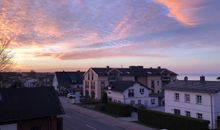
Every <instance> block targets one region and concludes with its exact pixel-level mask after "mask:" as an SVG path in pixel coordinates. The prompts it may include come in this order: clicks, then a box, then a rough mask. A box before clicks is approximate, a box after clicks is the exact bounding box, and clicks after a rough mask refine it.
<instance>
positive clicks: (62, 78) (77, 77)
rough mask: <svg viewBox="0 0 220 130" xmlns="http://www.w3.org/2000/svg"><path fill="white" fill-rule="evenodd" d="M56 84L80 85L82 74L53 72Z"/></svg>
mask: <svg viewBox="0 0 220 130" xmlns="http://www.w3.org/2000/svg"><path fill="white" fill-rule="evenodd" d="M55 74H56V77H57V81H58V84H59V85H60V86H65V85H71V84H82V83H83V74H84V72H79V71H76V72H65V71H63V72H55Z"/></svg>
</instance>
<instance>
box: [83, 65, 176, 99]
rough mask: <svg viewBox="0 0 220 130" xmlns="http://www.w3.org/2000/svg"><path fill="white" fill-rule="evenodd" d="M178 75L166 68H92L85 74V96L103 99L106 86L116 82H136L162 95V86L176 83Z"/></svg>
mask: <svg viewBox="0 0 220 130" xmlns="http://www.w3.org/2000/svg"><path fill="white" fill-rule="evenodd" d="M176 78H177V74H176V73H174V72H172V71H170V70H168V69H165V68H161V67H158V68H144V67H143V66H130V67H129V68H110V67H109V66H107V67H106V68H90V69H89V70H88V71H87V72H86V73H85V74H84V80H83V94H84V95H85V96H86V95H88V96H90V97H92V98H94V99H97V100H99V99H101V97H102V94H103V92H104V89H105V87H106V86H108V85H109V84H111V83H112V82H115V81H135V82H139V83H141V84H143V85H144V86H148V87H149V88H151V89H152V90H153V93H161V92H162V86H163V85H165V84H168V83H169V82H172V81H175V80H176Z"/></svg>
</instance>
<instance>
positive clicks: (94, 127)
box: [60, 97, 154, 130]
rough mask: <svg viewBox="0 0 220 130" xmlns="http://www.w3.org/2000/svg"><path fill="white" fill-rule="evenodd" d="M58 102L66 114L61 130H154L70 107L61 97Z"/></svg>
mask: <svg viewBox="0 0 220 130" xmlns="http://www.w3.org/2000/svg"><path fill="white" fill-rule="evenodd" d="M60 101H61V103H62V105H63V108H64V111H65V113H66V114H65V115H63V130H154V129H152V128H148V127H145V126H142V125H139V124H136V123H132V122H127V121H123V120H120V119H118V118H114V117H111V116H108V115H106V114H103V113H99V112H96V111H92V110H88V109H85V108H82V107H79V106H77V105H72V104H70V103H68V102H67V99H66V98H64V97H61V98H60Z"/></svg>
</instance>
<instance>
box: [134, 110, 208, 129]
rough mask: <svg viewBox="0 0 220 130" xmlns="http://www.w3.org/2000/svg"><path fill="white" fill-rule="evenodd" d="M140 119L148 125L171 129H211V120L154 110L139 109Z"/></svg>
mask: <svg viewBox="0 0 220 130" xmlns="http://www.w3.org/2000/svg"><path fill="white" fill-rule="evenodd" d="M138 121H139V122H141V123H143V124H146V125H150V126H155V127H157V128H166V129H169V130H209V121H205V120H199V119H194V118H188V117H184V116H176V115H173V114H169V113H163V112H158V111H152V110H139V111H138Z"/></svg>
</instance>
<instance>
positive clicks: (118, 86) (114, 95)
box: [106, 81, 158, 107]
mask: <svg viewBox="0 0 220 130" xmlns="http://www.w3.org/2000/svg"><path fill="white" fill-rule="evenodd" d="M106 92H107V96H108V100H109V101H110V102H115V103H123V104H131V105H139V106H140V105H142V106H144V107H155V106H158V98H156V97H150V94H151V93H152V90H151V89H150V88H148V87H146V86H143V85H141V84H140V83H137V82H135V81H115V82H113V83H112V84H110V85H109V86H108V90H107V91H106Z"/></svg>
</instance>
